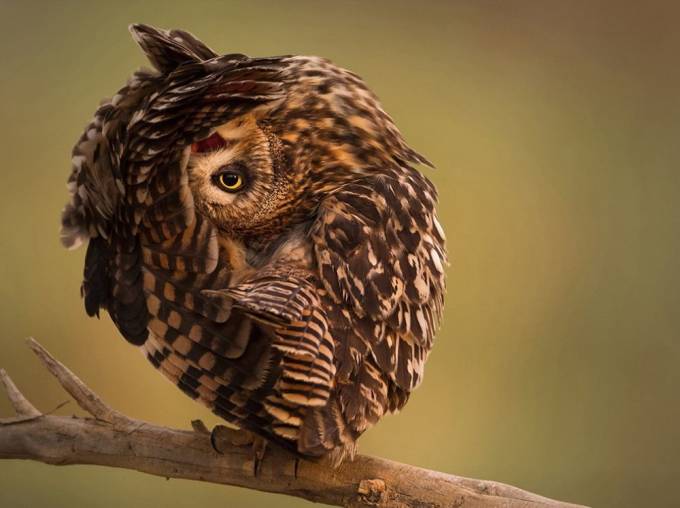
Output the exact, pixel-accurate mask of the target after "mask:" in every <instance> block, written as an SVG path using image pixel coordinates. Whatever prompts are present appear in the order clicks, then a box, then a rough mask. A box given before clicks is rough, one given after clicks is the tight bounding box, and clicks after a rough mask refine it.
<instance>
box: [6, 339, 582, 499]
mask: <svg viewBox="0 0 680 508" xmlns="http://www.w3.org/2000/svg"><path fill="white" fill-rule="evenodd" d="M29 347H30V348H31V349H32V350H33V351H34V352H35V353H36V355H37V356H38V358H40V360H41V361H42V362H43V363H44V364H45V366H46V367H47V369H48V370H49V371H50V372H51V373H52V374H53V375H54V376H55V377H56V378H57V380H58V381H59V383H60V384H61V386H62V387H63V388H64V389H65V390H66V391H67V392H69V394H71V396H72V397H73V398H74V399H75V400H76V402H78V404H79V405H80V407H82V408H83V409H84V410H85V411H87V412H88V413H89V414H90V415H91V416H93V417H94V418H79V417H64V416H53V415H43V414H41V413H40V412H39V411H38V410H37V409H36V408H35V407H34V406H33V405H32V404H31V403H30V402H29V401H28V400H27V399H26V398H25V397H24V396H23V395H22V394H21V392H20V391H19V390H18V389H17V388H16V386H15V385H14V383H13V382H12V380H11V379H10V378H9V376H8V375H7V373H6V372H5V371H4V370H0V380H1V381H2V383H3V384H4V387H5V391H6V392H7V395H8V397H9V399H10V402H11V403H12V406H13V407H14V410H15V412H16V416H15V417H12V418H5V419H0V459H28V460H36V461H40V462H45V463H47V464H57V465H66V464H95V465H102V466H112V467H120V468H125V469H134V470H137V471H142V472H145V473H149V474H153V475H157V476H163V477H167V478H185V479H190V480H200V481H205V482H211V483H220V484H225V485H236V486H239V487H246V488H250V489H255V490H261V491H266V492H276V493H280V494H287V495H291V496H297V497H301V498H304V499H308V500H310V501H317V502H323V503H327V504H331V505H337V506H348V507H349V506H351V507H357V506H380V507H400V508H402V507H403V508H406V507H416V506H417V507H422V508H437V507H445V506H446V507H452V506H455V507H501V506H502V507H505V508H538V507H543V508H546V507H550V508H569V507H572V508H575V507H576V506H577V505H573V504H568V503H562V502H559V501H554V500H551V499H548V498H545V497H542V496H539V495H536V494H532V493H530V492H526V491H524V490H521V489H519V488H516V487H511V486H509V485H504V484H502V483H497V482H491V481H485V480H473V479H469V478H463V477H460V476H454V475H448V474H444V473H439V472H436V471H429V470H426V469H422V468H418V467H413V466H409V465H406V464H399V463H397V462H392V461H389V460H385V459H380V458H374V457H366V456H358V457H356V458H355V460H354V461H352V462H347V461H346V462H345V463H343V464H342V465H341V466H340V467H338V468H332V467H331V466H330V465H329V464H328V463H326V462H325V461H311V460H296V459H295V458H294V457H293V456H292V455H291V454H289V453H288V452H286V451H284V450H282V449H279V448H276V447H273V446H272V447H270V448H269V449H268V450H267V452H266V454H265V456H264V458H263V460H262V461H261V462H260V463H259V466H258V467H257V468H255V460H256V459H255V455H254V453H253V452H252V450H251V449H250V448H249V447H244V446H234V445H227V446H226V451H224V452H223V453H220V452H217V451H216V450H215V448H213V445H212V444H211V440H210V435H209V432H208V430H207V429H206V428H205V425H203V424H202V423H201V422H199V421H196V422H192V426H193V428H194V430H193V431H186V430H177V429H170V428H166V427H160V426H157V425H153V424H151V423H147V422H143V421H140V420H135V419H132V418H128V417H127V416H125V415H123V414H122V413H120V412H118V411H115V410H114V409H112V408H110V407H109V406H108V405H107V404H106V403H105V402H104V401H102V400H101V398H99V396H97V394H95V393H94V392H93V391H92V390H91V389H90V388H88V387H87V386H86V385H85V384H84V383H83V382H82V381H81V380H80V379H78V378H77V377H76V376H75V374H73V373H72V372H71V371H70V370H69V369H67V368H66V367H65V366H64V365H63V364H61V363H60V362H59V361H57V360H56V359H55V358H54V357H52V356H51V355H50V354H49V353H48V352H47V351H46V350H45V349H44V348H43V347H42V346H41V345H40V344H38V342H37V341H35V340H34V339H29ZM240 436H242V433H241V432H240V431H235V430H228V431H225V433H223V435H222V436H221V437H220V446H219V448H220V450H222V448H223V446H222V445H223V444H224V443H226V442H228V441H234V439H235V438H238V437H240ZM223 441H224V442H223ZM256 470H257V471H256ZM255 471H256V472H257V474H255Z"/></svg>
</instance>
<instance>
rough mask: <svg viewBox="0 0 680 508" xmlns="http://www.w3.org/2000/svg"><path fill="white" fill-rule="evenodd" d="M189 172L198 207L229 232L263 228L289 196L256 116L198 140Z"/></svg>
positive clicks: (218, 128) (228, 125) (192, 149)
mask: <svg viewBox="0 0 680 508" xmlns="http://www.w3.org/2000/svg"><path fill="white" fill-rule="evenodd" d="M187 171H188V174H189V185H190V187H191V191H192V194H193V196H194V202H195V205H196V208H197V210H198V211H199V212H200V213H203V214H204V215H206V216H208V217H210V218H211V219H212V220H213V222H214V223H215V224H216V225H217V226H218V227H219V228H220V229H222V230H223V231H227V232H233V233H238V234H248V233H253V232H254V231H259V230H262V228H263V227H265V226H266V225H267V224H268V223H270V222H271V220H272V219H273V217H275V216H276V215H277V214H278V213H279V211H280V209H281V204H282V200H284V201H285V199H284V198H286V197H287V196H289V191H288V190H287V189H288V187H287V185H288V184H287V181H286V180H285V177H284V176H283V174H281V173H279V172H277V171H276V170H275V167H274V162H273V159H272V151H271V143H270V139H269V138H268V135H267V133H265V132H264V131H263V130H262V128H261V127H260V126H259V125H258V123H257V121H256V119H255V118H254V117H249V116H245V117H242V118H239V119H236V120H233V121H231V122H229V123H228V124H225V125H222V126H219V127H217V128H216V129H215V132H214V133H213V134H211V135H210V136H208V137H207V138H205V139H203V140H200V141H198V142H196V143H194V144H193V145H192V146H191V148H190V155H189V165H188V169H187Z"/></svg>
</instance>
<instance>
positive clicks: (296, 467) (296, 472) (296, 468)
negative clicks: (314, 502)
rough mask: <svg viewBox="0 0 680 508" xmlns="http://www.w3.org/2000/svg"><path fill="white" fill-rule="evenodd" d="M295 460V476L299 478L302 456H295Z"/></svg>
mask: <svg viewBox="0 0 680 508" xmlns="http://www.w3.org/2000/svg"><path fill="white" fill-rule="evenodd" d="M293 460H294V461H295V462H294V463H293V478H295V479H296V480H297V477H298V468H299V467H300V457H295V458H294V459H293Z"/></svg>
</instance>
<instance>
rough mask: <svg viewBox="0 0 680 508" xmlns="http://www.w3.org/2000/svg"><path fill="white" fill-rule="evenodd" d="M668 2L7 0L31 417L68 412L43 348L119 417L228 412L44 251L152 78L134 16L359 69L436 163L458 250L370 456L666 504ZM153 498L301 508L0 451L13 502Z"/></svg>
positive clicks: (233, 47)
mask: <svg viewBox="0 0 680 508" xmlns="http://www.w3.org/2000/svg"><path fill="white" fill-rule="evenodd" d="M643 5H644V6H643ZM677 5H678V4H677V3H674V2H668V3H667V4H663V3H660V2H645V3H644V4H642V3H638V2H620V1H619V2H609V3H608V4H606V3H604V2H592V1H572V2H541V1H519V0H518V1H512V2H506V1H472V0H470V1H455V2H443V1H442V2H418V3H417V5H416V3H415V2H413V3H411V2H394V1H392V2H353V1H341V2H328V3H326V2H311V1H310V2H302V1H297V2H285V3H284V2H275V1H268V2H250V1H249V2H245V1H230V2H221V1H220V2H191V3H189V2H186V3H173V2H167V1H165V2H151V1H149V2H139V3H138V2H134V3H132V2H129V3H128V2H123V1H117V2H107V3H103V2H102V3H99V2H84V1H83V2H75V1H64V2H37V1H36V2H19V1H8V0H1V1H0V44H1V45H2V48H3V56H2V66H1V70H0V94H1V97H2V100H1V101H0V118H1V119H2V122H1V123H0V147H1V150H2V154H3V170H2V172H1V176H0V182H2V185H0V212H1V215H2V217H3V220H2V222H1V223H0V238H1V239H2V240H0V256H1V258H0V259H1V261H2V262H1V263H0V280H2V284H1V285H0V324H1V325H2V334H1V335H0V365H1V366H3V367H5V368H6V369H7V370H8V371H9V373H10V374H11V375H12V376H13V378H14V380H15V381H16V382H17V384H18V385H19V387H20V388H21V389H23V390H24V392H25V393H26V394H27V395H28V396H29V397H30V398H31V399H32V401H33V402H34V403H36V405H37V406H38V407H39V408H41V409H42V410H45V411H47V410H50V409H52V408H54V407H55V406H57V405H58V404H59V403H60V402H62V401H64V400H65V399H66V398H67V396H66V395H65V394H64V392H62V391H61V389H60V388H58V387H57V385H56V383H55V382H53V381H52V379H50V377H49V375H48V374H47V373H46V372H45V371H44V369H43V368H41V367H40V365H39V364H38V362H37V360H36V359H35V358H34V357H33V356H32V355H31V353H30V352H29V350H28V349H27V347H26V346H25V345H24V338H25V337H27V336H29V335H33V336H35V337H36V338H37V339H38V340H40V341H41V342H42V344H44V345H45V346H46V347H47V348H48V349H49V350H50V351H51V352H52V353H53V354H55V355H56V356H57V357H58V358H59V359H61V360H62V361H64V362H65V363H66V364H67V365H68V366H69V367H70V368H71V369H73V370H74V371H75V372H76V373H77V374H78V375H79V376H80V377H81V378H82V379H83V380H84V381H86V382H87V383H89V385H90V386H91V387H93V388H94V389H95V390H96V391H97V392H98V393H99V394H100V395H101V396H102V397H103V398H104V399H105V400H106V401H108V402H109V403H110V404H111V405H113V406H114V407H115V408H117V409H119V410H121V411H123V412H124V413H127V414H129V415H131V416H133V417H136V418H141V419H145V420H149V421H152V422H155V423H158V424H164V425H170V426H178V427H182V428H188V426H189V421H190V420H191V419H194V418H202V419H204V421H206V422H207V423H209V424H211V425H212V424H215V423H217V420H216V419H215V418H214V417H212V416H211V415H210V414H209V413H208V412H207V411H206V410H204V409H203V408H202V407H200V406H198V405H196V404H195V403H194V402H193V401H191V400H189V399H188V398H186V397H185V396H184V395H183V394H182V393H180V391H179V390H177V389H176V388H175V387H173V386H172V385H171V384H170V383H168V382H166V381H165V380H164V379H163V378H162V377H161V376H160V375H159V374H158V373H157V372H155V371H154V369H152V368H151V367H150V366H149V365H148V364H147V361H146V360H145V359H144V358H143V357H142V355H141V354H139V352H137V351H136V350H135V349H134V348H133V347H131V346H129V345H128V344H127V343H126V342H125V341H124V340H123V339H121V338H120V337H119V336H118V335H117V333H116V332H115V331H114V328H113V326H112V324H111V322H110V320H109V318H108V316H106V315H104V316H103V318H102V319H101V320H99V321H98V320H96V319H88V318H87V317H86V315H85V313H84V310H83V306H82V302H81V300H80V297H79V285H80V281H81V273H82V264H83V258H84V254H85V252H84V250H80V251H76V252H67V251H65V250H63V249H62V248H61V246H60V245H59V241H58V228H59V215H60V211H61V208H62V206H63V205H64V203H65V202H66V200H67V192H66V189H65V181H66V177H67V175H68V173H69V172H70V150H71V147H72V145H73V143H74V142H75V140H76V139H77V138H78V136H79V135H80V134H81V131H82V128H83V127H84V126H85V124H86V123H87V122H88V121H89V119H90V117H91V115H92V113H93V112H94V109H95V108H96V106H97V104H98V103H99V100H100V99H101V98H102V97H104V96H110V95H112V94H113V93H114V92H115V91H116V90H117V89H118V88H119V87H120V86H121V85H122V84H123V83H124V82H125V80H126V78H127V76H128V75H129V74H130V73H131V72H132V71H133V70H134V69H136V68H137V67H139V66H141V65H146V62H145V61H144V59H143V57H142V55H141V53H140V51H139V50H138V49H137V48H136V46H135V44H134V43H133V42H132V40H131V39H130V37H129V35H128V33H127V25H128V24H129V23H132V22H145V23H151V24H154V25H158V26H161V27H178V28H184V29H186V30H189V31H192V32H193V33H195V34H196V35H197V36H199V37H200V38H201V39H203V40H204V41H206V42H207V43H208V45H210V46H212V47H213V48H215V49H216V50H218V51H221V52H244V53H247V54H250V55H258V56H263V55H272V54H287V53H294V54H317V55H323V56H326V57H329V58H331V59H332V60H334V61H335V62H336V63H338V64H340V65H342V66H344V67H348V68H350V69H352V70H354V71H355V72H357V73H358V74H360V75H361V76H363V77H364V78H365V79H366V81H367V82H368V84H369V85H370V86H371V87H372V88H373V89H374V90H375V91H376V93H377V94H378V95H379V96H380V97H381V99H382V101H383V104H384V106H385V108H386V110H387V111H388V112H389V113H390V114H391V115H392V116H393V117H394V118H395V120H396V122H397V124H398V125H399V126H400V128H401V129H402V131H403V133H404V134H405V136H406V138H407V140H408V141H409V142H410V143H411V144H412V146H414V147H415V148H416V149H417V150H419V151H421V152H422V153H424V154H426V155H427V157H429V158H430V159H431V160H432V161H434V162H435V164H436V165H437V167H438V169H436V170H429V169H424V171H425V172H426V174H427V176H428V177H429V178H431V179H432V180H433V181H434V182H435V183H436V185H437V186H438V188H439V190H440V195H441V205H440V215H441V217H442V222H443V224H444V226H445V228H446V231H447V234H448V240H449V248H450V252H451V259H452V264H451V267H450V270H449V291H448V300H447V305H446V314H445V320H444V326H443V329H442V330H441V332H440V333H439V336H438V340H437V343H436V346H435V350H434V352H433V354H432V356H431V357H430V360H429V363H428V368H427V370H426V376H425V381H424V383H423V384H422V386H421V387H420V388H419V389H418V391H417V392H416V393H415V394H414V396H413V397H412V399H411V402H410V403H409V404H408V405H407V406H406V408H405V410H404V411H403V412H402V414H401V415H399V416H390V417H387V418H385V419H384V420H383V421H382V422H381V423H380V424H379V425H378V426H377V427H376V428H374V429H373V430H371V431H369V432H368V433H367V434H366V435H365V436H364V437H363V438H362V439H361V441H360V445H361V446H360V450H361V452H362V453H367V454H376V455H381V456H383V457H388V458H390V459H394V460H398V461H403V462H407V463H410V464H416V465H419V466H423V467H427V468H432V469H437V470H441V471H445V472H450V473H455V474H459V475H465V476H471V477H477V478H485V479H493V480H498V481H503V482H507V483H511V484H514V485H517V486H520V487H522V488H525V489H529V490H532V491H535V492H538V493H541V494H544V495H547V496H550V497H555V498H559V499H563V500H569V501H573V502H579V503H584V504H588V505H591V506H597V507H628V506H631V507H632V506H656V507H659V506H661V507H663V506H677V502H678V501H677V493H675V492H674V490H673V489H672V488H668V487H669V486H673V485H677V484H678V483H679V482H680V361H679V360H680V341H679V339H680V337H679V334H680V313H679V309H680V267H679V266H678V261H679V256H680V139H679V138H680V94H679V90H680V65H679V61H678V57H679V54H680V30H678V26H679V24H680V7H678V6H677ZM0 398H2V397H0ZM58 412H59V413H60V414H70V413H72V412H78V410H77V408H76V406H75V404H74V403H71V404H69V405H67V406H66V407H64V408H62V409H60V410H59V411H58ZM10 414H11V409H10V407H9V404H8V403H7V401H6V400H4V398H3V399H2V400H1V401H0V415H2V416H9V415H10ZM152 503H153V504H155V505H157V506H167V507H178V508H179V507H190V506H191V507H193V506H203V507H211V506H239V507H262V506H277V507H288V506H306V505H307V503H306V502H304V501H301V500H297V499H293V498H285V497H281V496H275V495H270V494H261V493H256V492H251V491H246V490H242V489H236V488H229V487H220V486H215V485H209V484H202V483H197V482H188V481H179V480H170V481H166V480H165V479H161V478H156V477H152V476H147V475H143V474H140V473H136V472H130V471H123V470H113V469H104V468H95V467H87V466H72V467H67V468H58V467H53V466H47V465H42V464H38V463H31V462H19V461H1V462H0V506H3V507H35V506H50V507H72V506H88V507H102V508H104V507H117V506H121V505H123V504H124V505H125V506H126V507H128V508H135V507H146V506H149V505H150V504H152Z"/></svg>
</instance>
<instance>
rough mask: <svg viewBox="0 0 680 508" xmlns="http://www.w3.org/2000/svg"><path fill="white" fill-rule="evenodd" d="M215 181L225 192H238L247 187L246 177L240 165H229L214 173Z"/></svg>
mask: <svg viewBox="0 0 680 508" xmlns="http://www.w3.org/2000/svg"><path fill="white" fill-rule="evenodd" d="M213 183H214V184H215V185H217V186H218V187H219V188H220V189H221V190H223V191H225V192H238V191H240V190H241V189H243V187H245V184H246V178H245V175H244V172H243V171H242V170H241V169H240V168H239V167H238V166H227V167H225V168H224V169H223V170H222V171H220V172H219V173H216V174H215V175H213Z"/></svg>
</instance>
